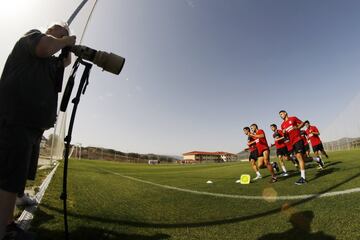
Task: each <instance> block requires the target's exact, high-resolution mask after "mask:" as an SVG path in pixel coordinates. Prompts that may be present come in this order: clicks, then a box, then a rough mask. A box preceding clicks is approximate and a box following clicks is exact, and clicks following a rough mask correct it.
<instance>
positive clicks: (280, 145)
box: [273, 129, 286, 149]
mask: <svg viewBox="0 0 360 240" xmlns="http://www.w3.org/2000/svg"><path fill="white" fill-rule="evenodd" d="M282 137H284V134H283V132H282V131H281V130H279V129H276V131H275V132H274V134H273V138H274V140H275V146H276V149H281V148H285V147H286V144H285V141H284V139H281V140H277V138H282Z"/></svg>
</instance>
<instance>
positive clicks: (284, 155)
mask: <svg viewBox="0 0 360 240" xmlns="http://www.w3.org/2000/svg"><path fill="white" fill-rule="evenodd" d="M270 128H271V130H272V131H273V132H274V134H273V138H274V140H275V144H274V145H275V147H276V155H277V157H278V159H279V162H280V166H281V168H282V170H283V174H282V176H283V177H287V176H289V174H288V173H287V171H286V167H285V163H284V162H285V160H289V155H290V154H289V151H288V149H287V147H286V144H285V137H284V133H283V132H282V131H281V130H279V129H277V126H276V124H271V125H270Z"/></svg>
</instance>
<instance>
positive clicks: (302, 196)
mask: <svg viewBox="0 0 360 240" xmlns="http://www.w3.org/2000/svg"><path fill="white" fill-rule="evenodd" d="M99 170H101V171H104V172H107V173H111V174H114V175H118V176H120V177H123V178H126V179H129V180H132V181H136V182H141V183H145V184H149V185H153V186H156V187H160V188H165V189H170V190H175V191H179V192H186V193H192V194H197V195H206V196H212V197H221V198H233V199H247V200H266V201H275V200H299V199H309V198H324V197H333V196H339V195H344V194H350V193H357V192H360V188H351V189H347V190H343V191H335V192H326V193H321V194H305V195H293V196H251V195H233V194H223V193H211V192H201V191H196V190H190V189H185V188H178V187H173V186H168V185H162V184H158V183H153V182H150V181H146V180H142V179H139V178H134V177H129V176H126V175H123V174H120V173H117V172H113V171H109V170H105V169H102V168H99Z"/></svg>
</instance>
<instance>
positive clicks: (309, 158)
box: [300, 121, 324, 170]
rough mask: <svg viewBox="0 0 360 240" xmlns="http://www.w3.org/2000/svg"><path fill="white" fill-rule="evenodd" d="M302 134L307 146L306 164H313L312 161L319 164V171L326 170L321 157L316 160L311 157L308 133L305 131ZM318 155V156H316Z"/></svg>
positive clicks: (316, 157)
mask: <svg viewBox="0 0 360 240" xmlns="http://www.w3.org/2000/svg"><path fill="white" fill-rule="evenodd" d="M306 122H307V121H305V122H304V123H306ZM300 134H301V138H302V139H303V141H304V146H305V158H304V160H305V162H312V161H315V162H317V163H318V164H319V167H318V169H319V170H322V169H324V162H323V161H322V160H321V158H320V157H318V156H315V157H314V158H312V157H311V156H310V144H309V140H308V137H307V134H306V131H304V130H301V131H300ZM315 155H316V154H315Z"/></svg>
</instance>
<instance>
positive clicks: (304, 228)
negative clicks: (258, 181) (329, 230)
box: [258, 211, 336, 240]
mask: <svg viewBox="0 0 360 240" xmlns="http://www.w3.org/2000/svg"><path fill="white" fill-rule="evenodd" d="M313 218H314V213H313V212H312V211H303V212H296V213H293V214H292V215H291V216H290V218H289V222H290V223H291V225H292V228H291V229H290V230H288V231H286V232H283V233H270V234H266V235H264V236H262V237H260V238H258V240H289V239H291V240H303V239H306V240H335V239H336V238H335V237H334V236H331V235H327V234H325V233H324V232H322V231H320V232H315V233H312V232H311V222H312V220H313Z"/></svg>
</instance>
